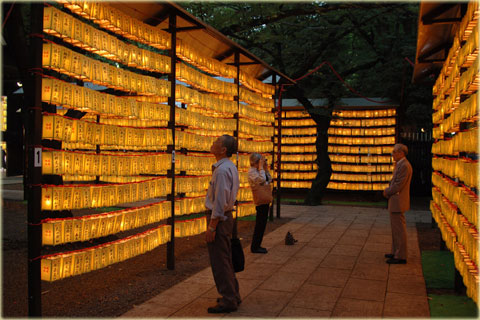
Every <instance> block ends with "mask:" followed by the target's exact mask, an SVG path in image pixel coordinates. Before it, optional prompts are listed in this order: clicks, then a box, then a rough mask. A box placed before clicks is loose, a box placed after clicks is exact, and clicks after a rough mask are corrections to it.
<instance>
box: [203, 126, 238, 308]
mask: <svg viewBox="0 0 480 320" xmlns="http://www.w3.org/2000/svg"><path fill="white" fill-rule="evenodd" d="M210 152H211V153H212V154H213V155H214V156H215V158H216V160H217V162H216V163H215V164H214V165H213V166H212V171H213V173H212V180H211V181H210V185H209V187H208V192H207V197H206V199H205V206H206V207H207V208H208V209H210V210H211V211H212V214H211V216H210V221H209V224H208V227H207V231H206V233H205V239H206V241H207V247H208V254H209V256H210V264H211V266H212V273H213V278H214V280H215V285H216V286H217V291H218V293H219V294H220V295H221V296H222V297H221V298H219V299H217V301H218V304H217V305H216V306H214V307H210V308H208V312H209V313H228V312H232V311H236V310H237V308H238V304H239V303H241V299H240V293H239V287H238V281H237V279H236V277H235V272H234V270H233V265H232V248H231V242H230V241H231V240H230V239H231V238H232V231H233V217H232V210H233V206H234V204H235V201H236V199H237V192H238V189H239V186H240V181H239V178H238V170H237V167H236V166H235V165H234V164H233V162H232V161H230V159H229V158H230V157H231V156H232V154H234V153H236V152H237V141H236V140H235V138H234V137H232V136H229V135H223V136H221V137H219V138H218V139H216V140H215V141H214V142H213V144H212V146H211V147H210Z"/></svg>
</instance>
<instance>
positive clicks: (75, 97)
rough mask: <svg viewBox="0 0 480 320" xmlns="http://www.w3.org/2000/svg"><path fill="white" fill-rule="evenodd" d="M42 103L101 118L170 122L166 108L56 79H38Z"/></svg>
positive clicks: (163, 105) (161, 105)
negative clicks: (112, 117) (113, 117)
mask: <svg viewBox="0 0 480 320" xmlns="http://www.w3.org/2000/svg"><path fill="white" fill-rule="evenodd" d="M42 102H46V103H49V104H54V105H57V106H62V107H64V108H71V109H76V110H80V111H86V112H89V113H96V114H101V115H103V116H107V115H111V116H119V117H131V118H132V117H135V118H137V119H144V120H164V121H169V120H170V106H168V105H166V104H158V103H151V102H141V101H137V100H136V99H133V98H126V97H119V96H114V95H111V94H106V93H102V92H99V91H96V90H92V89H89V88H87V87H82V86H78V85H75V84H71V83H68V82H64V81H61V80H57V79H48V78H42Z"/></svg>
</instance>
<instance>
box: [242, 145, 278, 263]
mask: <svg viewBox="0 0 480 320" xmlns="http://www.w3.org/2000/svg"><path fill="white" fill-rule="evenodd" d="M271 182H272V176H271V175H270V172H268V164H267V160H266V159H265V157H263V156H262V155H261V154H258V153H252V154H251V155H250V169H249V170H248V183H249V184H250V188H251V189H252V194H253V202H254V203H255V208H256V209H257V216H256V217H255V229H254V231H253V237H252V244H251V246H250V250H251V251H252V252H253V253H267V252H268V250H267V249H265V248H263V247H261V244H262V240H263V234H264V233H265V227H266V226H267V218H268V209H269V208H270V203H271V202H272V200H273V198H272V190H271V189H270V184H271Z"/></svg>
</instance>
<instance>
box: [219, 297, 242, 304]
mask: <svg viewBox="0 0 480 320" xmlns="http://www.w3.org/2000/svg"><path fill="white" fill-rule="evenodd" d="M220 301H222V298H217V302H220ZM237 304H238V305H241V304H242V300H238V301H237Z"/></svg>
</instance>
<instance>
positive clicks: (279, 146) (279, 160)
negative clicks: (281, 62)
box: [275, 75, 282, 218]
mask: <svg viewBox="0 0 480 320" xmlns="http://www.w3.org/2000/svg"><path fill="white" fill-rule="evenodd" d="M275 77H276V75H275ZM277 97H278V109H277V117H278V137H277V218H280V206H281V205H280V198H281V191H282V86H281V85H280V86H279V87H278V91H277Z"/></svg>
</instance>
